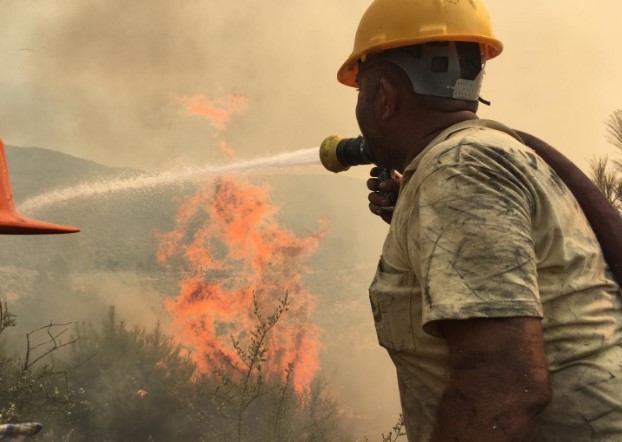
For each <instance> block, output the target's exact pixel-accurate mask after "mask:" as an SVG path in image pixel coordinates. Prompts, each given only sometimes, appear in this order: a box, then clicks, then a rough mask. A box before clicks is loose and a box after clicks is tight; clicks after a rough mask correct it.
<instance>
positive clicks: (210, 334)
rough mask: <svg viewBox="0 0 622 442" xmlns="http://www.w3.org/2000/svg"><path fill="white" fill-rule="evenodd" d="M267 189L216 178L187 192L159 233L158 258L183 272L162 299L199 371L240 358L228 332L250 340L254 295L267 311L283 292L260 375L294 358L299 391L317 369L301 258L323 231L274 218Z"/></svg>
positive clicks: (281, 371)
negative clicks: (293, 227)
mask: <svg viewBox="0 0 622 442" xmlns="http://www.w3.org/2000/svg"><path fill="white" fill-rule="evenodd" d="M276 214H277V208H276V207H274V206H272V205H271V204H270V202H269V195H268V188H267V187H259V186H254V185H251V184H250V183H247V182H244V181H240V180H237V179H234V178H232V177H221V178H218V179H216V180H214V181H213V190H212V191H206V192H201V193H198V194H196V195H194V196H192V197H190V198H189V199H187V200H186V201H185V202H184V203H183V204H182V207H181V208H180V210H179V212H178V215H177V219H176V227H175V230H173V231H171V232H168V233H165V234H162V235H160V248H159V251H158V261H159V262H161V263H170V262H171V261H172V260H173V259H179V258H181V263H182V264H183V265H185V266H186V268H187V270H188V276H187V277H186V278H185V279H184V280H183V281H182V282H181V291H180V294H179V295H178V297H177V298H176V299H175V300H174V301H171V302H169V303H168V304H167V307H168V309H169V310H170V312H171V313H172V315H173V318H174V328H175V330H176V333H177V336H178V337H179V339H180V340H181V341H182V342H183V343H184V344H185V345H188V346H190V347H191V348H192V349H193V352H192V353H191V355H192V356H193V357H194V360H195V362H196V363H197V365H198V367H199V370H201V371H203V372H209V371H210V370H214V369H216V368H220V369H223V367H222V366H214V365H213V364H216V363H217V362H216V361H219V360H222V357H221V356H223V355H224V356H225V358H230V360H232V361H238V363H239V362H240V359H239V357H238V355H237V353H236V350H235V349H234V347H233V345H232V344H231V338H230V337H231V336H233V337H241V338H242V341H241V344H242V346H244V345H245V343H248V339H249V336H248V335H244V334H245V333H248V332H250V331H251V330H252V329H253V327H254V325H255V324H256V318H255V317H254V314H253V307H254V299H256V301H257V304H258V306H259V308H260V313H261V314H262V315H263V317H264V318H266V317H267V316H268V315H270V314H272V313H273V312H274V311H275V309H276V308H277V306H278V305H279V300H280V299H282V298H283V297H284V295H285V293H286V292H287V293H288V303H289V306H288V310H287V312H285V313H284V315H283V316H282V317H281V318H280V319H279V321H278V323H277V324H276V326H275V328H273V329H272V330H271V331H270V332H269V333H268V335H267V337H266V348H267V349H268V354H267V357H268V361H267V366H264V367H262V373H263V374H264V376H265V375H266V374H267V375H269V376H270V375H271V376H281V378H283V376H284V375H285V370H286V368H287V365H288V364H289V363H290V362H293V363H294V369H293V373H292V380H293V385H294V388H295V390H296V391H297V392H302V391H304V390H305V389H306V388H307V387H308V386H309V383H310V382H311V380H312V379H313V376H314V375H315V374H316V372H317V371H318V370H319V362H318V350H319V348H318V347H319V343H318V338H319V330H318V328H317V326H316V325H315V324H314V323H313V322H312V318H311V315H312V313H313V310H314V305H315V301H314V297H313V295H312V294H311V293H309V292H308V291H307V290H306V289H305V288H304V286H303V283H302V274H303V272H304V271H305V270H306V269H307V267H306V265H305V261H306V259H307V258H308V257H309V256H310V255H311V254H312V253H313V252H314V251H315V249H316V247H317V245H318V242H319V240H320V239H321V237H322V236H323V235H324V233H325V232H326V226H325V223H324V221H323V220H322V227H321V228H320V230H319V231H318V232H317V233H315V234H312V235H310V236H307V237H300V236H297V235H296V234H294V233H292V232H290V231H288V230H286V229H285V228H283V227H282V226H280V225H279V223H278V222H277V221H276V220H275V215H276Z"/></svg>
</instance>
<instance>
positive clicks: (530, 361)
mask: <svg viewBox="0 0 622 442" xmlns="http://www.w3.org/2000/svg"><path fill="white" fill-rule="evenodd" d="M442 329H443V333H444V335H445V339H446V340H447V345H448V347H449V366H450V383H449V386H448V388H447V389H446V390H445V394H444V395H443V399H442V401H441V405H440V407H439V414H438V417H437V425H436V429H435V432H434V435H433V437H432V441H433V442H440V441H482V442H484V441H494V442H504V441H531V440H534V437H535V436H536V434H535V433H536V431H537V421H538V415H539V414H540V413H541V412H542V410H543V409H544V408H545V407H546V405H547V404H548V402H549V401H550V399H551V394H552V393H551V389H550V384H549V372H548V365H547V362H546V359H545V356H544V341H543V338H542V325H541V322H540V319H538V318H507V319H505V318H504V319H501V318H500V319H493V318H490V319H467V320H460V321H459V320H454V321H443V322H442Z"/></svg>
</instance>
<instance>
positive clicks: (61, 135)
mask: <svg viewBox="0 0 622 442" xmlns="http://www.w3.org/2000/svg"><path fill="white" fill-rule="evenodd" d="M360 3H361V4H364V3H366V2H363V1H361V2H360ZM346 6H347V5H340V4H339V3H335V2H328V1H326V2H320V3H316V2H278V3H273V4H269V3H266V2H259V1H257V0H242V1H238V2H217V1H215V0H208V1H197V0H195V1H185V2H181V3H179V2H170V1H166V0H135V1H132V2H131V3H128V2H125V1H123V0H110V1H106V2H100V1H95V0H83V1H80V2H75V1H72V0H51V1H49V2H45V4H44V5H38V6H37V8H31V7H29V6H27V5H26V4H25V2H21V1H18V0H9V1H5V2H2V4H1V5H0V29H4V31H2V30H0V40H1V43H0V51H1V52H0V53H1V54H2V56H3V60H4V64H5V66H6V67H5V68H4V70H3V71H2V72H0V84H3V100H2V103H0V134H2V136H3V137H4V139H5V141H6V142H7V143H10V144H17V145H24V144H27V145H39V146H41V147H47V148H52V149H56V150H62V151H64V152H67V153H71V154H74V155H77V156H80V157H83V158H88V159H91V160H95V161H98V162H101V163H104V164H108V165H115V166H131V167H138V168H143V169H153V168H167V167H168V166H169V165H171V164H173V163H174V164H179V163H181V164H182V165H189V164H197V163H205V162H207V161H214V160H221V159H222V153H221V149H224V150H227V145H226V144H223V143H221V142H220V141H219V140H215V139H214V130H216V131H218V130H219V128H218V127H217V126H212V125H206V124H204V122H202V121H200V119H188V118H186V116H185V113H186V112H185V109H184V105H183V103H180V100H179V98H180V97H189V98H187V100H185V101H186V102H187V101H188V100H190V101H192V100H195V98H193V97H201V96H204V97H209V100H212V101H214V102H218V101H219V100H222V101H226V100H227V99H228V98H227V97H228V96H230V95H231V94H233V95H236V96H245V97H248V101H249V102H250V103H252V107H249V108H248V109H247V112H246V114H245V118H244V119H243V120H242V119H237V118H235V117H234V118H232V119H231V120H230V121H229V122H227V123H228V124H229V126H230V128H231V129H232V131H231V133H232V134H233V135H231V139H230V140H229V142H230V145H233V146H236V150H237V151H238V152H239V153H240V154H241V155H242V156H244V157H253V156H258V155H263V154H267V153H275V152H282V151H288V150H295V149H298V148H300V147H301V146H304V147H306V146H313V145H317V144H318V143H319V141H321V139H322V137H323V136H324V134H325V133H328V132H327V130H322V129H319V130H318V128H321V127H322V126H323V125H328V126H333V127H334V128H335V129H336V128H341V130H344V129H343V127H344V123H343V122H344V121H349V122H350V123H349V125H350V127H352V125H353V118H352V115H353V114H352V110H351V109H352V108H351V107H348V106H347V105H342V107H340V106H334V107H333V106H330V107H329V106H326V99H327V98H328V97H329V95H326V96H318V95H317V93H318V91H326V93H327V94H333V92H332V91H331V89H334V90H335V92H334V93H335V94H336V96H337V97H339V96H340V95H343V97H347V96H349V97H350V98H351V99H352V98H353V97H354V95H353V94H352V93H351V91H347V90H343V89H342V88H341V87H339V85H338V84H337V83H336V82H335V72H336V66H337V65H338V64H339V63H340V61H341V59H342V58H343V57H344V55H345V53H346V52H347V50H348V48H349V47H350V45H351V42H350V41H349V40H350V37H349V36H346V35H344V33H343V32H341V31H340V29H339V28H337V27H335V26H333V25H332V24H328V23H326V22H325V20H324V17H329V16H333V17H334V16H341V15H343V14H344V12H345V9H350V7H348V8H346ZM312 18H313V19H312ZM351 20H352V21H354V20H355V18H354V17H352V18H351ZM5 22H6V23H5ZM15 22H19V23H21V25H20V27H19V29H18V28H17V26H15V25H14V24H12V23H15ZM5 24H6V28H5ZM335 40H343V44H340V45H336V44H335ZM337 46H338V48H337ZM333 48H334V49H333ZM22 49H24V50H22ZM331 50H334V51H335V52H334V54H332V53H331ZM333 96H334V95H333ZM337 102H338V101H335V103H337ZM342 102H343V101H342ZM342 102H341V103H342ZM345 102H346V103H347V101H345ZM195 104H200V99H199V102H197V103H195ZM238 104H241V103H238ZM320 109H321V112H319V110H320ZM335 129H332V130H335ZM346 129H348V128H346ZM353 130H354V128H353Z"/></svg>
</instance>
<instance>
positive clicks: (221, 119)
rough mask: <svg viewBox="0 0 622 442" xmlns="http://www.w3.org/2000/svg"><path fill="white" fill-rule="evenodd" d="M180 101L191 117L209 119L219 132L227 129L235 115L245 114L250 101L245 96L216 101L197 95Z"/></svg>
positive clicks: (234, 96)
mask: <svg viewBox="0 0 622 442" xmlns="http://www.w3.org/2000/svg"><path fill="white" fill-rule="evenodd" d="M180 101H181V102H182V103H184V104H185V106H186V110H187V111H188V113H189V114H190V115H195V116H198V117H203V118H207V119H208V120H209V121H210V122H211V123H212V125H213V126H214V128H215V129H216V130H217V131H218V132H222V131H224V130H225V129H226V127H227V125H228V124H229V121H230V120H231V116H232V115H233V114H236V113H241V112H244V111H245V110H246V108H247V106H248V100H247V99H246V97H244V96H243V95H229V96H228V97H226V98H224V99H220V100H215V101H212V100H209V99H208V98H207V97H205V96H203V95H196V96H194V97H182V98H180Z"/></svg>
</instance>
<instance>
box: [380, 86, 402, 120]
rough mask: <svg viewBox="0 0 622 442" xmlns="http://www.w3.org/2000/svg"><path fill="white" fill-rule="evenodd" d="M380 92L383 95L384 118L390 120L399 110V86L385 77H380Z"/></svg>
mask: <svg viewBox="0 0 622 442" xmlns="http://www.w3.org/2000/svg"><path fill="white" fill-rule="evenodd" d="M380 94H381V97H382V114H381V115H382V119H383V120H388V119H390V118H391V117H393V116H394V115H395V113H396V112H397V101H398V93H397V88H396V87H395V86H394V85H393V84H392V83H391V82H390V81H389V80H388V79H387V78H385V77H383V78H381V79H380Z"/></svg>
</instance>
